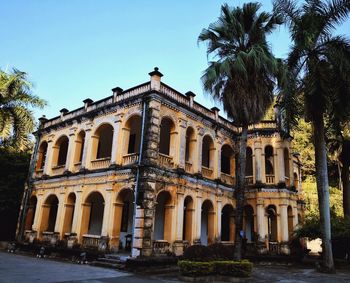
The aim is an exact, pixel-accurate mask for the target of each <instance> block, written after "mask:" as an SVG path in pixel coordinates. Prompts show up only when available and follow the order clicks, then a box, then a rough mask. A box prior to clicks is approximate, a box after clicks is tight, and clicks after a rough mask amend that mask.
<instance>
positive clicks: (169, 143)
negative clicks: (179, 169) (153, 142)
mask: <svg viewBox="0 0 350 283" xmlns="http://www.w3.org/2000/svg"><path fill="white" fill-rule="evenodd" d="M174 134H175V125H174V122H173V121H172V120H171V119H169V118H167V117H165V118H163V119H162V122H161V124H160V140H159V153H161V154H164V155H167V156H173V155H174V154H173V150H174V146H175V144H174V142H175V140H174Z"/></svg>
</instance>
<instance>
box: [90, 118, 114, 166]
mask: <svg viewBox="0 0 350 283" xmlns="http://www.w3.org/2000/svg"><path fill="white" fill-rule="evenodd" d="M113 131H114V130H113V127H112V126H111V125H109V124H103V125H101V126H100V127H99V128H98V129H97V130H96V132H95V137H96V138H97V147H95V148H94V150H95V158H96V159H101V158H111V155H112V144H113Z"/></svg>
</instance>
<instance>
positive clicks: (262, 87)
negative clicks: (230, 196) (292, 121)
mask: <svg viewBox="0 0 350 283" xmlns="http://www.w3.org/2000/svg"><path fill="white" fill-rule="evenodd" d="M260 8H261V4H259V3H246V4H244V5H243V7H235V8H232V7H229V6H228V5H227V4H224V5H223V6H222V7H221V15H220V17H219V18H218V20H217V21H216V22H214V23H211V24H210V25H209V27H208V28H207V29H203V30H202V32H201V34H200V35H199V38H198V41H199V42H206V43H207V54H208V56H211V58H213V60H214V59H216V60H215V61H210V62H209V66H208V68H207V69H206V70H205V71H204V74H203V76H202V82H203V87H204V90H205V91H206V92H208V93H210V94H211V95H212V96H213V97H214V99H216V100H217V101H219V102H220V103H222V104H223V107H224V110H225V111H226V113H227V115H228V117H229V118H230V119H232V124H233V125H235V126H237V127H240V128H241V131H240V141H239V153H238V159H239V160H238V161H239V162H238V165H237V174H238V176H237V184H236V189H235V197H236V218H235V224H236V231H235V239H236V240H235V249H234V258H235V259H237V260H239V259H241V257H242V237H241V235H240V231H241V230H242V226H243V206H244V189H245V167H246V150H247V132H248V126H249V125H250V124H254V123H257V122H259V121H260V120H261V119H262V118H263V116H264V114H265V112H266V110H267V109H268V108H269V107H270V105H271V103H272V101H273V90H274V85H275V75H276V73H277V66H278V64H277V60H276V58H275V57H274V56H273V54H272V52H271V50H270V46H269V44H268V43H267V40H266V36H267V35H268V34H270V33H271V32H272V31H273V30H274V29H275V28H276V26H277V25H279V24H281V20H280V18H279V17H276V16H274V15H272V14H270V13H267V12H261V13H259V12H258V10H259V9H260Z"/></svg>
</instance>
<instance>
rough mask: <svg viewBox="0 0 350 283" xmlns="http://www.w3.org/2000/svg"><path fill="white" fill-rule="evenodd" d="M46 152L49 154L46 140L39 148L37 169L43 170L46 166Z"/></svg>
mask: <svg viewBox="0 0 350 283" xmlns="http://www.w3.org/2000/svg"><path fill="white" fill-rule="evenodd" d="M46 154H47V142H46V141H44V142H42V143H41V145H40V147H39V150H38V160H37V163H36V168H35V169H36V170H43V169H44V166H45V160H46Z"/></svg>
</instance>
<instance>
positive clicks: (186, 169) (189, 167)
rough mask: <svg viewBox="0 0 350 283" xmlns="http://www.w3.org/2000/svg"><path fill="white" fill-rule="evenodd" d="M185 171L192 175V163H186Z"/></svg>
mask: <svg viewBox="0 0 350 283" xmlns="http://www.w3.org/2000/svg"><path fill="white" fill-rule="evenodd" d="M185 171H186V172H187V173H192V163H191V162H188V161H186V162H185Z"/></svg>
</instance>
